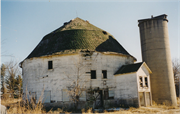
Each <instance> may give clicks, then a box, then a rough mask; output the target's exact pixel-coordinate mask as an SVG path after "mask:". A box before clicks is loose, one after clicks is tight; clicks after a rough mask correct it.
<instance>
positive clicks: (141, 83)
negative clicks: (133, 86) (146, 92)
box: [139, 77, 143, 87]
mask: <svg viewBox="0 0 180 114" xmlns="http://www.w3.org/2000/svg"><path fill="white" fill-rule="evenodd" d="M139 85H140V87H143V79H142V77H139Z"/></svg>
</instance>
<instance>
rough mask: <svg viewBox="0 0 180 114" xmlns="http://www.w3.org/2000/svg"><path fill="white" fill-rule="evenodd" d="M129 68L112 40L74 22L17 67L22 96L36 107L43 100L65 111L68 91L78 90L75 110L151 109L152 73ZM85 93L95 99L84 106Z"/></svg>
mask: <svg viewBox="0 0 180 114" xmlns="http://www.w3.org/2000/svg"><path fill="white" fill-rule="evenodd" d="M134 62H136V58H134V57H133V56H132V55H130V54H129V53H128V52H127V51H126V50H125V49H124V48H123V47H122V46H121V45H120V44H119V43H118V42H117V41H116V39H115V38H114V37H113V36H112V35H111V34H109V33H108V32H106V31H104V30H102V29H100V28H97V27H95V26H94V25H92V24H90V23H89V22H88V21H84V20H82V19H80V18H75V19H73V20H71V21H69V22H66V23H64V25H63V26H61V27H60V28H58V29H56V30H55V31H53V32H51V33H49V34H47V35H46V36H44V38H43V39H42V40H41V41H40V43H39V44H38V45H37V47H36V48H35V49H34V50H33V51H32V52H31V53H30V54H29V56H28V57H27V58H26V59H25V60H23V61H22V62H21V63H20V66H21V68H22V72H23V93H24V94H26V95H27V94H28V96H31V97H33V98H34V99H36V102H37V101H38V99H40V98H42V102H43V103H44V104H48V105H53V106H55V105H56V106H64V105H70V104H71V103H72V99H71V97H70V93H69V91H68V89H69V87H72V86H73V85H76V84H78V85H79V88H81V91H82V94H80V98H79V99H80V102H81V103H80V104H79V107H82V106H83V107H85V106H87V105H91V106H93V107H108V106H109V105H110V104H111V105H112V104H113V105H116V106H119V105H120V104H123V105H128V106H135V107H140V106H148V105H151V104H152V103H151V102H152V100H151V89H150V87H151V85H150V78H149V77H150V73H151V70H150V69H149V68H148V66H147V65H146V63H144V62H141V63H134ZM90 90H93V94H94V95H96V96H97V98H96V100H94V102H92V103H90V104H89V101H90V93H89V91H90ZM28 98H29V99H30V97H28ZM84 103H85V105H84Z"/></svg>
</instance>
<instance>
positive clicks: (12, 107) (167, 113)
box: [1, 98, 180, 114]
mask: <svg viewBox="0 0 180 114" xmlns="http://www.w3.org/2000/svg"><path fill="white" fill-rule="evenodd" d="M20 101H22V100H21V99H6V100H4V99H2V100H1V104H2V105H5V106H6V107H7V108H8V110H7V112H8V113H20V112H21V113H62V112H63V113H68V112H66V111H63V110H62V109H60V108H58V109H56V110H49V111H45V109H44V108H43V107H42V106H41V105H36V107H38V108H33V105H32V104H31V105H27V104H26V105H27V106H22V105H21V106H20V105H19V104H20ZM19 106H20V107H19ZM18 107H19V108H18ZM119 109H120V110H119ZM112 110H114V111H112ZM81 111H82V113H83V114H91V113H93V111H92V109H89V110H87V111H86V112H85V111H84V110H83V109H82V110H81ZM94 113H98V112H97V110H96V111H95V112H94ZM104 113H108V114H119V113H120V114H137V113H138V114H139V113H141V114H153V113H154V114H179V113H180V99H179V98H178V106H176V107H175V106H168V105H166V104H163V105H157V104H156V103H153V106H151V107H141V108H133V107H130V108H128V109H123V108H114V109H113V108H111V109H109V110H108V111H104Z"/></svg>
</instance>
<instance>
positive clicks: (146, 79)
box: [145, 77, 148, 87]
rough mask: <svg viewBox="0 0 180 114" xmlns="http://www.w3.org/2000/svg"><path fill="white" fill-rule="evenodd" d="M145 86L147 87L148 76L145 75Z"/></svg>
mask: <svg viewBox="0 0 180 114" xmlns="http://www.w3.org/2000/svg"><path fill="white" fill-rule="evenodd" d="M145 86H146V87H148V78H147V77H145Z"/></svg>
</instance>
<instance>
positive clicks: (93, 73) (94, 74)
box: [91, 70, 96, 79]
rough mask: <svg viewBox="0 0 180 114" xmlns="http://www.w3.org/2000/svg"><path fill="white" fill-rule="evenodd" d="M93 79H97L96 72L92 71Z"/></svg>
mask: <svg viewBox="0 0 180 114" xmlns="http://www.w3.org/2000/svg"><path fill="white" fill-rule="evenodd" d="M91 79H96V70H91Z"/></svg>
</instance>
